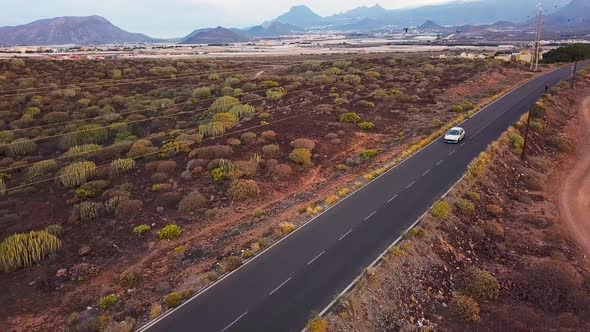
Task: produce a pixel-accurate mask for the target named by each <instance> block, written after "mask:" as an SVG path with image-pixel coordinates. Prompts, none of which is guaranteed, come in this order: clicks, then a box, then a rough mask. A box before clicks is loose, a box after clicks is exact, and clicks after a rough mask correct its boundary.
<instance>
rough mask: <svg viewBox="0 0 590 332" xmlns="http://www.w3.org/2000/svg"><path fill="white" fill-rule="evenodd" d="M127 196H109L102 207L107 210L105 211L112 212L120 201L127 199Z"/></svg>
mask: <svg viewBox="0 0 590 332" xmlns="http://www.w3.org/2000/svg"><path fill="white" fill-rule="evenodd" d="M128 199H129V197H126V196H114V197H111V198H109V199H108V200H107V201H106V203H105V205H104V208H105V210H106V211H107V213H110V214H113V213H115V212H116V211H117V207H119V204H121V202H123V201H126V200H128Z"/></svg>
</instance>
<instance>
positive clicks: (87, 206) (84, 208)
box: [79, 202, 103, 221]
mask: <svg viewBox="0 0 590 332" xmlns="http://www.w3.org/2000/svg"><path fill="white" fill-rule="evenodd" d="M102 209H103V205H102V203H99V202H82V203H81V204H80V206H79V213H80V220H82V221H90V220H94V219H97V218H98V217H99V216H100V211H101V210H102Z"/></svg>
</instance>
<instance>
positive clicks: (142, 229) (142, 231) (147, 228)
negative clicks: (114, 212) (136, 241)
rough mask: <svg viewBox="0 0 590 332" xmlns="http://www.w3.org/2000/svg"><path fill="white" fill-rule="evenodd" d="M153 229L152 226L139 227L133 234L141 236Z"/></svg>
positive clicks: (135, 228)
mask: <svg viewBox="0 0 590 332" xmlns="http://www.w3.org/2000/svg"><path fill="white" fill-rule="evenodd" d="M151 229H152V227H151V226H150V225H146V224H143V225H139V226H136V227H134V228H133V233H134V234H136V235H141V234H143V233H145V232H149V231H150V230H151Z"/></svg>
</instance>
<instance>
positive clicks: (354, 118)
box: [340, 112, 361, 123]
mask: <svg viewBox="0 0 590 332" xmlns="http://www.w3.org/2000/svg"><path fill="white" fill-rule="evenodd" d="M359 121H361V117H360V116H358V115H357V114H356V113H354V112H349V113H343V114H341V115H340V122H344V123H357V122H359Z"/></svg>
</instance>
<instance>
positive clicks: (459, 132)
mask: <svg viewBox="0 0 590 332" xmlns="http://www.w3.org/2000/svg"><path fill="white" fill-rule="evenodd" d="M464 139H465V129H463V128H461V127H455V128H451V130H449V131H448V132H447V133H446V134H445V137H444V140H445V143H452V144H457V143H459V142H461V141H462V140H464Z"/></svg>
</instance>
